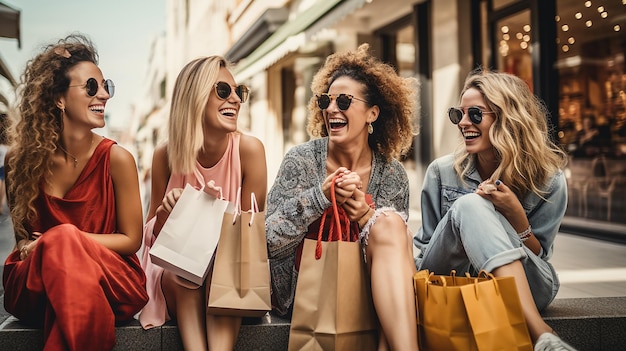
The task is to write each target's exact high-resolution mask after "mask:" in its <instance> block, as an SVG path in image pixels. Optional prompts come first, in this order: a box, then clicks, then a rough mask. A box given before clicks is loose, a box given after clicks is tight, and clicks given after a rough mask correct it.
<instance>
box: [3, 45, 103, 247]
mask: <svg viewBox="0 0 626 351" xmlns="http://www.w3.org/2000/svg"><path fill="white" fill-rule="evenodd" d="M85 61H88V62H92V63H94V64H96V65H97V64H98V54H97V52H96V49H95V48H94V46H93V44H92V42H91V40H89V39H88V38H87V37H86V36H84V35H82V34H71V35H69V36H67V37H65V38H63V39H60V40H59V41H58V42H56V43H53V44H49V45H47V46H45V47H44V48H43V50H42V52H41V53H40V54H39V55H37V56H35V58H33V59H31V60H30V61H28V63H27V64H26V69H25V70H24V74H23V75H22V76H21V83H20V86H19V87H18V97H19V100H18V105H17V116H14V120H13V121H12V125H11V127H10V129H9V133H8V135H7V136H8V137H9V143H10V150H11V151H10V153H11V157H10V158H9V159H8V160H7V161H8V173H7V186H8V191H7V195H8V196H7V198H8V199H9V203H10V205H11V217H12V219H13V225H14V228H15V236H16V238H17V239H18V240H20V239H25V238H28V237H29V232H28V230H27V228H25V227H24V223H27V222H30V221H32V220H34V219H35V218H36V216H37V209H36V208H35V207H34V205H33V202H34V201H35V199H36V198H37V196H38V195H39V184H40V182H41V181H42V179H45V178H46V176H47V175H49V174H50V172H51V171H50V170H51V166H52V161H51V160H52V155H53V154H54V152H55V150H56V149H57V147H58V141H59V136H60V134H61V131H62V130H63V119H62V111H61V110H60V109H59V107H58V106H57V102H58V100H59V98H60V97H61V96H62V95H63V94H64V93H65V92H66V91H67V89H68V88H69V84H70V77H69V75H68V71H69V70H70V69H71V68H72V67H74V66H75V65H76V64H78V63H80V62H85Z"/></svg>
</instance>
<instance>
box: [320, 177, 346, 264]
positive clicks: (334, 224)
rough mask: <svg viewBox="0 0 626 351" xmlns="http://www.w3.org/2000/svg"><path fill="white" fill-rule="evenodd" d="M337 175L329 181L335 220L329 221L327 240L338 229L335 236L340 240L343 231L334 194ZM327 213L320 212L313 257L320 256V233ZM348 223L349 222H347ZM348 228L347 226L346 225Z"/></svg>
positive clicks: (330, 238)
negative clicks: (320, 217) (320, 216)
mask: <svg viewBox="0 0 626 351" xmlns="http://www.w3.org/2000/svg"><path fill="white" fill-rule="evenodd" d="M338 177H339V175H335V176H334V177H333V180H332V181H331V183H330V202H331V204H332V206H333V217H335V218H334V219H335V221H334V222H331V223H330V228H329V233H328V240H329V241H332V239H333V237H332V235H333V233H335V232H337V231H338V235H337V236H336V238H335V239H336V240H337V241H342V239H343V238H342V237H343V233H342V231H341V221H340V220H339V208H338V207H337V196H336V195H335V181H336V180H337V178H338ZM326 217H327V213H326V211H324V213H322V219H321V222H320V228H319V230H318V231H317V245H316V246H315V259H316V260H319V259H320V258H321V257H322V233H323V232H324V225H325V224H326ZM348 225H349V224H348ZM348 229H349V227H348Z"/></svg>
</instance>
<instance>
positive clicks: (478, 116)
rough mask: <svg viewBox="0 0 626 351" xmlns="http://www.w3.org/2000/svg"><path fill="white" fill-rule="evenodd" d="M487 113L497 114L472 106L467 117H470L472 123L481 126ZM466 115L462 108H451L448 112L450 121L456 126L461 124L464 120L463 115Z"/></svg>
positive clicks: (468, 109)
mask: <svg viewBox="0 0 626 351" xmlns="http://www.w3.org/2000/svg"><path fill="white" fill-rule="evenodd" d="M485 113H495V112H493V111H483V110H481V109H480V107H478V106H472V107H468V108H467V115H468V116H469V119H470V121H472V123H474V124H479V123H480V122H482V120H483V114H485ZM464 114H465V112H464V109H463V108H462V107H450V109H449V110H448V117H450V121H451V122H452V123H454V124H459V122H461V120H462V119H463V115H464Z"/></svg>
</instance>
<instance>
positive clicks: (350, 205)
mask: <svg viewBox="0 0 626 351" xmlns="http://www.w3.org/2000/svg"><path fill="white" fill-rule="evenodd" d="M335 176H337V179H335ZM333 180H334V181H335V199H336V201H337V205H339V206H341V207H343V209H344V210H345V211H346V214H347V215H348V218H349V219H350V221H353V222H357V221H359V220H360V219H361V218H363V217H364V216H365V215H367V213H368V212H369V210H370V206H369V205H368V204H367V202H366V201H365V190H364V189H363V182H362V181H361V177H360V176H359V175H358V173H356V172H353V171H350V170H349V169H347V168H345V167H339V168H338V169H337V170H336V171H334V172H332V173H331V174H329V175H328V177H326V179H324V182H323V183H322V192H323V193H324V196H326V198H327V199H328V200H329V201H330V200H331V196H330V185H331V183H332V182H333Z"/></svg>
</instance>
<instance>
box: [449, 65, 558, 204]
mask: <svg viewBox="0 0 626 351" xmlns="http://www.w3.org/2000/svg"><path fill="white" fill-rule="evenodd" d="M472 88H474V89H477V90H478V91H480V93H481V94H482V96H483V98H484V99H485V102H486V104H487V107H488V108H489V110H491V111H495V112H496V114H495V115H496V119H495V121H494V123H493V125H492V126H491V128H490V129H489V138H490V140H491V144H492V145H493V147H494V149H495V153H496V155H497V157H498V158H499V161H500V162H499V165H498V167H497V169H496V170H495V172H494V173H493V174H492V176H491V178H492V180H496V179H500V180H502V181H503V182H504V184H506V185H508V186H509V187H510V188H511V189H512V190H513V192H514V193H515V194H516V195H517V196H518V198H522V197H524V196H525V195H526V194H528V193H529V192H531V191H532V192H533V193H535V194H537V195H538V196H543V195H544V194H543V191H542V190H541V189H542V187H543V186H545V185H546V184H545V183H546V182H547V181H548V177H550V176H551V175H553V174H554V173H555V172H557V171H558V170H559V169H562V168H563V167H564V166H565V164H566V162H567V155H566V154H565V153H564V152H563V150H561V149H560V148H559V147H558V146H557V145H556V144H555V143H554V142H553V141H552V140H551V139H550V136H549V129H548V122H547V121H548V117H549V112H548V110H547V108H546V107H545V105H544V104H543V102H542V101H541V100H540V99H539V98H537V97H536V96H535V95H534V94H533V93H532V92H531V91H530V89H529V87H528V85H527V84H526V83H525V82H524V81H523V80H522V79H520V78H519V77H516V76H514V75H512V74H508V73H499V72H493V71H487V70H482V69H478V70H475V71H473V72H471V73H470V74H469V75H468V77H467V79H466V80H465V84H464V87H463V90H462V92H461V96H463V94H464V93H465V92H466V91H467V90H468V89H472ZM473 162H475V156H474V155H470V154H468V153H467V151H466V150H465V147H464V146H463V145H462V146H461V147H460V148H459V150H458V151H457V153H456V157H455V163H454V167H455V169H456V171H457V173H459V174H461V175H465V174H466V173H468V172H469V171H470V169H471V168H472V163H473Z"/></svg>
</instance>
